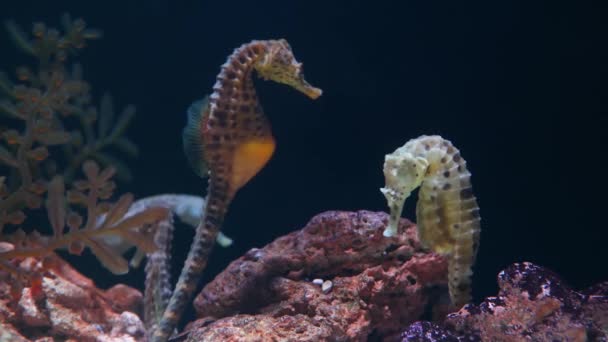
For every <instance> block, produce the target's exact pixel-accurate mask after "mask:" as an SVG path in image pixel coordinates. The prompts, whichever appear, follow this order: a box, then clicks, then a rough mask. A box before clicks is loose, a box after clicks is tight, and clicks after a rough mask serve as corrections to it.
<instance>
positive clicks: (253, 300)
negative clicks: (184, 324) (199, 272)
mask: <svg viewBox="0 0 608 342" xmlns="http://www.w3.org/2000/svg"><path fill="white" fill-rule="evenodd" d="M387 220H388V215H387V214H385V213H374V212H368V211H360V212H326V213H323V214H320V215H317V216H316V217H314V218H313V219H312V220H311V221H310V222H309V223H308V225H307V226H306V227H305V228H304V229H302V230H300V231H297V232H294V233H291V234H289V235H286V236H283V237H281V238H279V239H277V240H275V241H274V242H272V243H271V244H269V245H268V246H266V247H264V248H262V249H253V250H251V251H249V252H248V253H247V254H246V255H244V256H243V257H241V258H239V259H238V260H236V261H234V262H233V263H232V264H230V266H229V267H228V268H227V269H226V270H225V271H224V272H222V273H221V274H220V275H218V276H217V277H216V278H215V279H214V280H213V281H212V282H211V283H209V284H208V285H207V286H206V287H205V288H204V289H203V291H202V292H201V293H200V294H199V296H197V298H196V301H195V308H196V310H197V312H198V314H199V317H203V319H202V320H200V321H199V322H198V323H195V324H194V325H193V326H198V328H193V329H192V331H193V332H192V333H191V334H190V336H189V341H220V340H222V341H240V340H243V339H242V338H244V337H245V336H246V337H247V339H246V340H252V341H257V340H264V341H270V340H281V339H284V338H285V337H287V336H289V337H290V340H294V341H328V340H329V341H340V340H342V341H367V340H368V338H369V337H370V336H375V337H382V336H386V335H388V334H391V333H395V332H397V331H398V330H399V329H400V327H402V326H404V325H406V324H408V323H411V322H412V321H414V320H416V319H419V318H420V317H421V316H422V315H423V313H424V312H425V311H426V310H428V309H429V307H430V306H431V305H432V304H433V303H432V301H431V298H432V297H433V298H435V297H438V294H444V295H445V293H446V289H445V286H446V281H447V279H446V274H447V268H446V263H445V260H444V259H443V258H441V257H439V256H437V255H434V254H427V253H424V252H422V250H421V248H420V245H419V243H418V240H417V236H416V230H415V226H414V225H413V224H412V223H410V222H409V221H407V220H402V221H401V224H400V228H399V229H400V231H402V232H403V233H402V234H398V235H397V236H396V237H394V238H385V237H383V236H382V232H383V230H384V228H385V227H386V223H387ZM314 279H321V280H323V281H324V282H325V283H326V284H329V283H327V281H328V280H329V281H330V282H331V286H329V287H327V286H326V288H325V289H326V291H323V290H322V288H321V285H318V284H316V283H321V282H320V281H317V282H316V283H315V282H314V281H313V280H314ZM235 313H240V314H239V315H236V316H231V315H234V314H235ZM228 316H231V317H228ZM210 317H214V318H220V319H218V320H216V321H213V320H212V319H210ZM221 317H224V318H221Z"/></svg>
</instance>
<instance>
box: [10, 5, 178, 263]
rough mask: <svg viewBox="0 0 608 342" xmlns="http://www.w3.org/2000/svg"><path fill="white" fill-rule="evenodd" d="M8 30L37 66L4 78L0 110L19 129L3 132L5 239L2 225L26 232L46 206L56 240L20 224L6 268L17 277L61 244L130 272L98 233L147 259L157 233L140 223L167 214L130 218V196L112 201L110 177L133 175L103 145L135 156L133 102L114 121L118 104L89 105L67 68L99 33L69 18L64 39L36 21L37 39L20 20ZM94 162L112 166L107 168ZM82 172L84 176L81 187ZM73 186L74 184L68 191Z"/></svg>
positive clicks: (84, 88)
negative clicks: (22, 263) (19, 268)
mask: <svg viewBox="0 0 608 342" xmlns="http://www.w3.org/2000/svg"><path fill="white" fill-rule="evenodd" d="M7 28H8V30H9V32H10V33H11V36H12V38H13V40H14V41H15V42H16V43H17V45H18V46H19V47H20V48H21V50H23V51H24V52H25V53H26V54H28V55H30V56H33V57H35V58H36V60H37V66H36V67H35V68H33V69H32V68H29V67H20V68H19V69H18V70H17V79H18V83H17V84H13V83H12V82H11V81H10V80H9V78H8V77H7V76H6V75H2V77H1V78H0V89H1V90H2V91H3V92H4V93H5V95H6V97H5V98H4V99H2V100H1V101H0V112H2V113H4V114H6V123H7V125H9V126H10V127H16V128H11V129H6V130H4V131H2V132H1V137H2V138H3V140H4V141H3V142H1V143H0V167H1V168H0V171H1V172H2V173H4V174H5V175H3V176H2V177H0V233H2V231H3V228H4V227H5V225H15V226H21V227H22V226H23V224H24V223H25V221H26V216H27V215H26V212H27V210H34V211H35V210H36V209H39V208H40V207H42V206H43V205H44V206H45V207H46V212H47V216H48V220H49V223H50V226H51V228H52V231H53V235H52V236H46V235H40V234H39V233H32V234H30V235H29V236H27V235H26V234H25V233H24V231H23V230H21V229H20V228H17V229H16V228H12V230H16V233H15V234H12V235H10V236H9V235H6V234H5V235H4V236H2V239H3V240H5V241H8V242H10V243H11V245H10V246H7V245H6V243H5V245H4V247H3V250H2V251H0V267H3V268H5V269H8V270H12V271H14V269H13V268H12V267H11V261H12V260H14V259H18V258H23V257H27V256H45V255H48V254H49V253H51V252H52V251H54V250H55V249H57V248H64V247H65V248H68V250H69V251H70V252H72V253H76V254H79V253H81V252H82V251H83V249H84V248H85V247H88V248H89V249H90V250H91V251H92V252H93V254H95V256H96V257H97V258H98V259H99V260H100V261H101V263H102V264H103V265H104V266H105V267H106V268H108V269H109V270H110V271H112V272H114V273H118V274H120V273H125V272H127V271H128V263H127V261H126V260H124V258H123V257H122V256H121V254H120V253H117V252H116V250H115V249H114V248H113V247H114V246H112V245H111V244H108V243H107V242H106V241H105V240H104V239H102V238H101V237H104V236H105V237H107V236H110V235H113V236H120V238H121V239H122V240H124V241H128V243H129V244H130V245H134V246H137V247H138V248H139V249H140V250H143V251H145V252H147V253H150V252H152V251H154V250H155V249H156V246H155V244H154V241H153V230H154V229H152V228H150V229H142V227H146V226H148V225H152V226H154V225H155V224H156V223H157V222H158V221H160V220H162V219H164V218H166V217H167V215H168V211H167V209H165V208H159V207H156V208H146V210H143V211H141V212H139V213H137V214H134V215H132V216H130V217H125V214H126V213H127V211H128V210H129V208H130V207H131V204H132V202H133V196H132V195H131V194H125V195H123V196H121V197H120V198H119V199H118V200H117V201H116V202H111V201H109V200H110V197H111V196H112V194H113V192H114V189H115V187H116V186H115V183H114V182H113V181H112V180H111V178H112V176H113V175H114V174H115V173H116V170H118V175H119V176H120V175H122V176H123V178H125V177H127V178H128V176H129V171H128V168H126V166H124V164H123V163H122V162H121V161H120V160H119V159H117V158H115V157H114V156H113V155H111V154H109V153H107V151H106V147H108V146H114V147H115V148H116V149H118V150H122V151H123V152H125V153H127V154H129V155H135V154H136V153H137V148H136V146H135V145H134V144H133V143H132V142H131V141H129V140H128V139H127V138H126V137H124V136H123V134H124V131H125V129H126V127H127V126H128V124H129V121H130V120H131V118H132V117H133V115H134V114H135V109H134V107H133V106H127V108H126V109H125V110H124V111H123V113H122V115H120V116H119V117H118V119H117V120H116V121H115V122H114V114H113V110H112V103H111V98H110V97H109V96H108V95H106V96H104V97H103V98H102V100H101V104H100V105H99V109H97V107H95V106H94V105H92V104H91V96H90V92H89V91H90V87H89V84H88V83H87V82H85V81H83V80H82V70H81V68H80V66H79V65H73V66H72V67H71V70H70V71H68V68H67V66H66V65H67V61H68V57H69V56H70V55H71V54H73V53H74V52H75V51H77V50H78V49H81V48H83V47H84V46H85V45H86V42H87V41H88V40H90V39H94V38H98V37H99V36H100V35H101V33H100V32H99V31H98V30H94V29H88V28H87V27H86V25H85V23H84V21H82V20H80V19H77V20H71V19H70V17H69V16H67V15H66V16H64V18H63V28H64V30H63V33H60V31H59V30H56V29H53V28H47V27H46V26H45V25H44V24H40V23H39V24H35V25H34V28H33V36H34V37H33V39H30V38H29V37H28V36H27V35H26V34H24V33H23V32H22V31H21V30H20V29H19V28H18V27H17V25H15V24H14V23H11V22H9V23H7ZM94 160H97V161H98V162H101V163H102V164H104V165H105V166H106V167H105V168H104V169H103V170H100V168H99V166H98V164H97V162H95V161H94ZM80 169H82V171H83V173H84V175H85V178H86V179H84V180H77V181H74V180H73V178H74V176H75V175H76V172H77V171H78V170H80ZM66 184H71V186H70V188H71V189H69V190H68V191H66V190H65V187H66V186H65V185H66ZM45 193H46V199H45V200H44V201H43V199H44V194H45ZM43 202H44V203H43ZM70 205H71V206H70ZM28 214H29V213H28ZM32 215H33V216H36V213H35V212H32ZM102 215H103V218H102ZM38 216H39V215H38ZM32 221H33V222H34V221H35V220H32ZM66 225H67V227H68V230H67V231H66V229H65V227H66ZM5 233H6V232H5Z"/></svg>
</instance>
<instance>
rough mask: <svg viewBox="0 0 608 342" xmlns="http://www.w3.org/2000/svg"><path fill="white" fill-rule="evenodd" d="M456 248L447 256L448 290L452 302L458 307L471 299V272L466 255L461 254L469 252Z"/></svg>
mask: <svg viewBox="0 0 608 342" xmlns="http://www.w3.org/2000/svg"><path fill="white" fill-rule="evenodd" d="M458 249H459V248H456V250H454V255H452V256H450V257H448V290H449V292H450V298H451V300H452V304H453V305H454V306H455V307H458V308H460V307H462V306H463V305H465V304H467V303H469V302H470V301H471V299H472V296H471V285H472V283H473V282H472V277H473V272H472V271H471V263H470V261H469V260H468V257H466V256H463V255H462V254H469V253H468V252H467V253H459V251H458ZM460 252H462V251H460Z"/></svg>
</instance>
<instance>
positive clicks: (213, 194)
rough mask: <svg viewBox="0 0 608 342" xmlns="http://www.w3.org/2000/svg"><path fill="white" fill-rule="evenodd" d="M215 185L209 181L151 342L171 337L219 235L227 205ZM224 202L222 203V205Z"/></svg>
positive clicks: (159, 341)
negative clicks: (201, 211)
mask: <svg viewBox="0 0 608 342" xmlns="http://www.w3.org/2000/svg"><path fill="white" fill-rule="evenodd" d="M215 183H216V182H214V181H210V182H209V191H208V197H207V198H208V202H207V206H206V207H205V212H204V214H203V217H202V219H201V222H200V224H199V226H198V227H197V228H196V234H195V236H194V240H193V241H192V245H191V247H190V252H189V253H188V257H187V258H186V262H185V263H184V267H183V268H182V272H181V274H180V276H179V279H178V281H177V284H176V285H175V290H174V291H173V295H172V296H171V299H170V300H169V304H168V305H167V308H166V309H165V311H164V313H163V316H162V318H161V320H160V322H159V323H158V328H157V330H156V331H155V332H154V334H153V335H152V338H151V341H152V342H165V341H167V340H168V339H169V337H171V335H172V334H173V331H174V329H175V328H176V327H177V324H178V323H179V320H180V318H181V317H182V314H183V312H184V310H185V308H186V305H188V304H189V303H190V302H191V299H192V296H193V294H194V291H195V290H196V288H197V286H198V283H199V281H200V278H201V275H202V273H203V270H204V269H205V267H206V266H207V261H208V259H209V254H211V251H212V250H213V246H214V245H215V241H216V239H217V236H218V234H219V232H220V228H221V226H222V223H223V220H224V215H225V212H226V209H227V207H228V202H229V200H228V199H227V198H226V196H224V195H223V194H224V193H225V192H224V191H218V190H219V189H215V187H214V186H213V184H215ZM224 201H225V203H222V202H224Z"/></svg>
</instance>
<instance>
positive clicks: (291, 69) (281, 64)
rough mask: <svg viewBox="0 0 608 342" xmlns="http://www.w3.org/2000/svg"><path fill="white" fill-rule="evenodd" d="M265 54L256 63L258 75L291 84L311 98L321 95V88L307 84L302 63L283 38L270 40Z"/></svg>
mask: <svg viewBox="0 0 608 342" xmlns="http://www.w3.org/2000/svg"><path fill="white" fill-rule="evenodd" d="M267 45H268V47H267V52H266V54H265V56H264V57H263V58H262V59H261V60H260V61H259V62H258V63H257V64H256V70H257V72H258V75H259V76H260V77H262V78H264V79H266V80H272V81H275V82H278V83H283V84H287V85H289V86H292V87H293V88H295V89H296V90H298V91H301V92H302V93H304V94H305V95H307V96H308V97H310V98H311V99H316V98H317V97H319V96H321V93H322V91H321V89H319V88H315V87H313V86H311V85H310V84H308V82H306V80H305V79H304V73H303V72H302V63H299V62H298V61H297V60H296V59H295V57H294V56H293V52H292V51H291V47H290V46H289V44H288V43H287V41H286V40H285V39H279V40H270V41H268V43H267Z"/></svg>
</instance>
